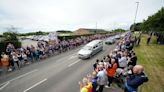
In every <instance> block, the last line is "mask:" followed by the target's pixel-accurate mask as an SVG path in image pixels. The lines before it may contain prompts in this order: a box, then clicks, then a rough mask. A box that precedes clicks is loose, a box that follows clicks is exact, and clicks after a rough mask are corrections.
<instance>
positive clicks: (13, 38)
mask: <svg viewBox="0 0 164 92" xmlns="http://www.w3.org/2000/svg"><path fill="white" fill-rule="evenodd" d="M2 37H3V40H1V41H0V48H1V49H0V52H2V51H3V52H4V51H5V49H6V46H7V45H8V43H12V44H13V45H14V46H15V48H19V47H21V42H20V41H19V40H18V38H17V33H16V32H12V31H10V32H4V33H3V35H2Z"/></svg>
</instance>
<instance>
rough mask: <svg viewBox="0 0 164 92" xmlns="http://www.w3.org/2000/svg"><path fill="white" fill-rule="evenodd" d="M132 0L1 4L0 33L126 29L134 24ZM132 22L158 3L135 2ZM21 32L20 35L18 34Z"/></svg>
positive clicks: (15, 0)
mask: <svg viewBox="0 0 164 92" xmlns="http://www.w3.org/2000/svg"><path fill="white" fill-rule="evenodd" d="M135 2H136V1H135V0H1V1H0V20H1V22H0V29H2V28H5V27H8V26H10V25H13V26H16V27H20V28H22V30H23V29H26V30H29V31H38V30H43V31H54V30H59V29H67V30H76V29H77V28H80V27H88V28H95V25H96V22H97V25H98V28H104V29H113V28H126V29H128V28H129V26H130V25H131V24H132V23H133V21H134V15H135V10H136V3H135ZM139 2H140V5H139V10H138V14H137V19H136V22H140V21H142V20H143V19H145V18H147V17H148V16H149V15H151V14H153V13H155V12H157V10H159V9H160V8H161V7H162V6H163V4H164V1H162V0H139ZM21 32H22V31H21Z"/></svg>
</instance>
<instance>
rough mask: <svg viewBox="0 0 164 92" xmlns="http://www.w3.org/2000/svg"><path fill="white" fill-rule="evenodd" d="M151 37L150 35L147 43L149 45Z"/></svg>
mask: <svg viewBox="0 0 164 92" xmlns="http://www.w3.org/2000/svg"><path fill="white" fill-rule="evenodd" d="M150 39H151V36H149V37H148V38H147V45H149V42H150Z"/></svg>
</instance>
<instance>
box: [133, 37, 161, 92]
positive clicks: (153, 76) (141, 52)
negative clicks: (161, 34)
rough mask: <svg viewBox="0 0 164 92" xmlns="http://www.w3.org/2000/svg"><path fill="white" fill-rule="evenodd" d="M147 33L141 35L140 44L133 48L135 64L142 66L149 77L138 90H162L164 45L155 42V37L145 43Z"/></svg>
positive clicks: (156, 91)
mask: <svg viewBox="0 0 164 92" xmlns="http://www.w3.org/2000/svg"><path fill="white" fill-rule="evenodd" d="M147 37H148V36H147V35H142V38H141V43H140V46H137V47H135V48H134V52H135V53H136V55H137V58H138V61H137V64H141V65H143V66H144V70H145V72H146V74H147V76H148V78H149V81H148V82H147V83H144V84H143V85H142V86H141V87H140V88H139V91H138V92H164V45H157V44H155V40H156V38H155V37H153V38H152V39H151V42H150V45H146V40H147Z"/></svg>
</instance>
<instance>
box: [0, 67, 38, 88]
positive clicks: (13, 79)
mask: <svg viewBox="0 0 164 92" xmlns="http://www.w3.org/2000/svg"><path fill="white" fill-rule="evenodd" d="M36 71H38V70H37V69H35V70H33V71H30V72H28V73H25V74H23V75H20V76H18V77H16V78H14V79H11V80H9V81H7V82H4V83H2V84H0V86H2V85H4V84H5V85H6V84H9V83H10V82H12V81H14V80H17V79H19V78H22V77H24V76H26V75H28V74H30V73H33V72H36ZM6 86H7V85H6ZM6 86H5V87H6ZM2 87H3V86H2ZM2 87H1V88H0V90H2V89H3V88H4V87H3V88H2Z"/></svg>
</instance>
